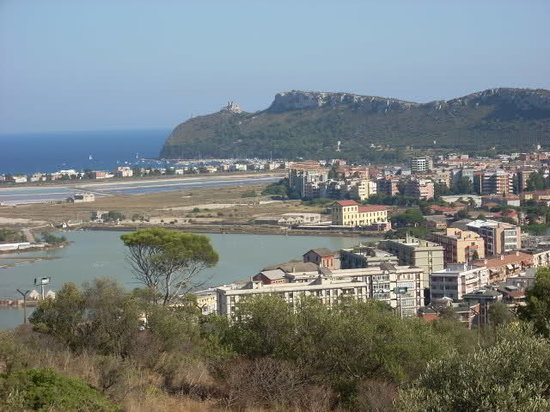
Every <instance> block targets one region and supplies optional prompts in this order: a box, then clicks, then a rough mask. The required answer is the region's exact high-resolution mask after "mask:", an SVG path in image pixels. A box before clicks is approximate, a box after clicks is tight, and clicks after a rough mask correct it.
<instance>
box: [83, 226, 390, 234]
mask: <svg viewBox="0 0 550 412" xmlns="http://www.w3.org/2000/svg"><path fill="white" fill-rule="evenodd" d="M148 227H159V225H143V224H142V225H139V224H137V225H131V224H126V223H124V224H120V225H106V224H95V225H94V224H89V223H87V224H85V225H81V226H80V227H78V228H77V227H75V228H74V229H73V230H107V231H127V232H131V231H134V230H139V229H145V228H148ZM161 227H163V228H166V229H174V230H182V231H186V232H191V233H218V234H241V235H281V236H320V237H323V236H330V237H383V236H384V234H385V232H376V231H368V230H349V231H346V230H342V229H340V228H339V229H335V230H331V229H326V230H324V229H290V228H286V227H281V226H270V225H235V224H227V225H224V224H217V225H214V224H212V225H162V226H161Z"/></svg>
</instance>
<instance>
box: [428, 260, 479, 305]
mask: <svg viewBox="0 0 550 412" xmlns="http://www.w3.org/2000/svg"><path fill="white" fill-rule="evenodd" d="M488 284H489V270H488V269H487V268H485V267H476V266H469V265H467V264H456V263H455V264H449V265H448V266H447V267H446V268H445V269H442V270H439V271H437V272H434V273H432V274H431V275H430V299H431V301H433V300H434V299H441V298H444V297H447V298H451V299H453V300H455V301H457V300H462V299H463V297H464V295H465V294H469V293H473V292H474V291H475V290H477V289H479V288H481V287H483V286H486V285H488Z"/></svg>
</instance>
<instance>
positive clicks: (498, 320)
mask: <svg viewBox="0 0 550 412" xmlns="http://www.w3.org/2000/svg"><path fill="white" fill-rule="evenodd" d="M512 319H514V315H513V313H512V312H510V310H509V309H508V307H507V306H506V304H505V303H503V302H495V303H493V304H491V306H490V307H489V323H490V324H491V326H500V325H505V324H506V323H508V322H510V321H511V320H512Z"/></svg>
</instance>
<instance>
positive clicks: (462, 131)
mask: <svg viewBox="0 0 550 412" xmlns="http://www.w3.org/2000/svg"><path fill="white" fill-rule="evenodd" d="M338 141H341V150H342V152H341V153H340V154H337V153H336V147H337V142H338ZM434 141H436V145H435V146H436V147H438V148H456V149H461V150H470V151H472V150H483V149H487V148H489V147H492V146H496V147H497V148H505V149H509V150H514V149H523V150H525V148H526V147H528V145H534V144H537V143H540V144H543V145H550V91H548V90H542V89H538V90H532V89H510V88H498V89H489V90H485V91H483V92H478V93H473V94H470V95H467V96H464V97H460V98H456V99H452V100H447V101H434V102H430V103H424V104H420V103H414V102H407V101H402V100H397V99H389V98H382V97H373V96H359V95H354V94H348V93H321V92H302V91H291V92H286V93H279V94H277V95H276V96H275V100H274V101H273V103H272V104H271V106H270V107H269V108H268V109H266V110H264V111H260V112H256V113H246V112H243V111H241V110H240V108H239V107H238V106H237V105H236V104H234V103H231V104H230V105H228V106H227V107H226V108H224V109H222V110H221V111H220V112H218V113H213V114H210V115H206V116H199V117H194V118H192V119H189V120H187V121H186V122H184V123H181V124H180V125H178V126H177V127H176V128H175V129H174V130H173V132H172V133H171V135H170V136H169V137H168V139H167V141H166V143H165V144H164V147H163V149H162V152H161V156H162V157H166V158H170V157H171V158H175V157H179V158H195V157H199V156H202V157H238V156H258V157H269V156H273V157H284V158H294V157H298V156H302V157H307V158H325V157H334V156H342V157H350V158H356V157H366V158H369V157H371V156H372V153H373V149H372V148H371V145H372V144H374V145H387V146H389V147H391V148H396V149H399V148H404V147H407V146H414V147H415V148H422V147H434Z"/></svg>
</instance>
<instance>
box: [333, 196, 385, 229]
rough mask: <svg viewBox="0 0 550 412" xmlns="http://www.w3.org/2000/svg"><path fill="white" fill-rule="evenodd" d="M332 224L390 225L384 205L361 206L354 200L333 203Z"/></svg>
mask: <svg viewBox="0 0 550 412" xmlns="http://www.w3.org/2000/svg"><path fill="white" fill-rule="evenodd" d="M332 224H333V225H338V226H351V227H356V226H372V225H386V226H387V225H388V224H389V223H388V209H387V208H386V207H384V206H360V205H359V204H358V203H357V202H356V201H354V200H340V201H338V202H335V203H334V204H333V205H332Z"/></svg>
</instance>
